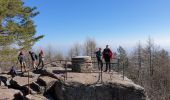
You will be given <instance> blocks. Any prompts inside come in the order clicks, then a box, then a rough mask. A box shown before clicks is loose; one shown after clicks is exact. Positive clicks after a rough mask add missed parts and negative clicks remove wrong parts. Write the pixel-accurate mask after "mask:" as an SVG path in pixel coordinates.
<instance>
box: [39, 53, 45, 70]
mask: <svg viewBox="0 0 170 100" xmlns="http://www.w3.org/2000/svg"><path fill="white" fill-rule="evenodd" d="M44 58H45V57H44V52H43V51H42V50H41V51H40V53H39V63H38V67H39V66H40V65H41V64H42V67H41V68H43V67H44Z"/></svg>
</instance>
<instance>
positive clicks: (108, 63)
mask: <svg viewBox="0 0 170 100" xmlns="http://www.w3.org/2000/svg"><path fill="white" fill-rule="evenodd" d="M105 63H106V70H105V71H107V70H108V67H109V71H110V70H111V64H110V57H106V58H105Z"/></svg>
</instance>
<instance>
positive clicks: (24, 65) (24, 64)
mask: <svg viewBox="0 0 170 100" xmlns="http://www.w3.org/2000/svg"><path fill="white" fill-rule="evenodd" d="M23 67H24V70H25V72H26V63H25V62H23Z"/></svg>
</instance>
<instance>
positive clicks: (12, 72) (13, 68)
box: [9, 66, 17, 78]
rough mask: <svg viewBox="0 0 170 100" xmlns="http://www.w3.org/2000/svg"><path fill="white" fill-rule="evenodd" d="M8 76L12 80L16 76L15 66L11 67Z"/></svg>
mask: <svg viewBox="0 0 170 100" xmlns="http://www.w3.org/2000/svg"><path fill="white" fill-rule="evenodd" d="M9 74H10V75H11V76H12V78H14V77H15V76H16V75H17V70H16V67H15V66H12V68H11V70H10V72H9Z"/></svg>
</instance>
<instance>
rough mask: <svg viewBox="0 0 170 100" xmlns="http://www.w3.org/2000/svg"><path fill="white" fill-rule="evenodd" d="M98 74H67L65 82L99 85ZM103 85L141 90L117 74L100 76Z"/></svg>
mask: <svg viewBox="0 0 170 100" xmlns="http://www.w3.org/2000/svg"><path fill="white" fill-rule="evenodd" d="M99 74H100V73H73V72H69V73H67V76H68V77H67V80H66V82H68V83H69V82H77V83H81V84H86V85H91V84H96V83H98V82H99V83H100V82H101V80H100V76H99ZM102 76H103V77H102V79H103V83H116V84H122V85H127V86H135V87H138V88H142V87H141V86H139V85H136V84H134V83H133V81H132V80H130V79H128V78H127V77H124V79H123V76H122V75H120V74H118V73H117V72H111V73H105V72H104V73H103V74H102Z"/></svg>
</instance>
